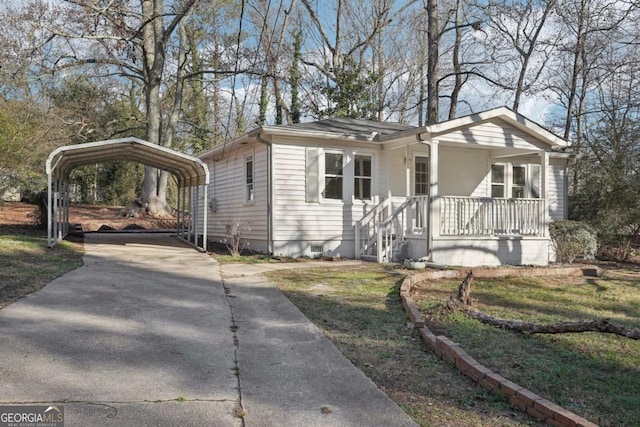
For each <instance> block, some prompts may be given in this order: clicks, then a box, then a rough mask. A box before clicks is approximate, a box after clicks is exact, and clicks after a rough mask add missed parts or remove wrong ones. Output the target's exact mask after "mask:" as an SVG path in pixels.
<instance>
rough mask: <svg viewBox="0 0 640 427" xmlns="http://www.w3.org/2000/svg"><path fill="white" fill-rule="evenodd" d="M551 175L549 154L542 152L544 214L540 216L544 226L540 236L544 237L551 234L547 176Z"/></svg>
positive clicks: (541, 175)
mask: <svg viewBox="0 0 640 427" xmlns="http://www.w3.org/2000/svg"><path fill="white" fill-rule="evenodd" d="M548 173H549V152H548V151H541V152H540V196H541V198H542V213H541V215H540V219H541V221H542V224H540V227H541V230H540V236H541V237H544V236H546V235H547V234H548V232H549V220H550V217H549V208H548V206H549V205H548V203H547V198H548V195H547V187H548V185H547V180H548V179H549V177H548V176H547V175H548Z"/></svg>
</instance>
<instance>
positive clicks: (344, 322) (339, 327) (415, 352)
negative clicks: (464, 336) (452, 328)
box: [267, 264, 538, 427]
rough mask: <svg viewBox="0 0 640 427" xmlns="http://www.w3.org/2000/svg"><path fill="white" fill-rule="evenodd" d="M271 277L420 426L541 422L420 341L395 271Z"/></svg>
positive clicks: (364, 269)
mask: <svg viewBox="0 0 640 427" xmlns="http://www.w3.org/2000/svg"><path fill="white" fill-rule="evenodd" d="M267 276H268V277H269V279H270V280H271V281H272V282H273V283H274V284H276V285H277V286H278V287H279V288H280V289H281V290H282V291H283V292H284V293H285V295H287V297H288V298H289V299H290V300H291V301H292V302H293V303H294V304H295V305H296V306H298V308H299V309H300V310H301V311H302V312H303V313H304V314H305V315H306V316H307V317H308V318H309V319H310V320H311V321H312V322H313V323H315V324H316V325H317V326H318V327H319V328H320V329H321V330H322V331H323V332H324V334H325V335H326V336H327V337H328V338H329V339H330V340H331V341H332V342H333V343H334V344H335V345H336V346H337V347H338V348H339V349H340V351H341V352H342V353H343V354H344V355H345V356H346V357H347V358H349V359H350V360H351V361H352V362H353V363H354V364H355V365H356V366H357V367H358V368H360V369H361V370H362V371H363V372H364V373H365V374H366V375H367V376H369V378H371V379H372V380H373V381H374V382H375V383H376V384H377V385H378V387H380V388H381V389H382V390H384V391H385V392H386V393H387V395H388V396H389V397H390V398H391V399H393V400H394V401H395V402H397V403H398V404H399V405H400V406H401V407H402V408H403V409H404V410H405V411H406V412H407V413H408V414H409V415H411V416H412V417H413V418H414V420H416V421H417V422H418V423H419V424H420V425H423V426H438V427H440V426H445V427H446V426H478V427H492V426H531V425H538V422H537V421H536V420H535V419H533V418H531V417H529V416H527V415H526V414H523V413H521V412H520V411H519V410H517V409H514V408H513V407H511V406H510V405H509V404H508V403H506V402H505V400H504V399H502V398H500V397H497V396H494V395H492V394H490V393H488V392H486V391H485V390H484V389H482V388H480V387H479V386H477V385H476V384H475V383H473V382H471V381H470V380H468V379H467V378H466V377H464V376H463V375H462V374H460V373H459V372H458V371H457V370H455V369H454V368H452V367H450V366H449V365H447V364H446V363H445V362H443V361H441V360H440V359H438V358H437V357H435V356H434V355H433V354H432V353H431V352H430V351H429V350H428V349H427V347H426V346H425V345H424V344H423V343H422V341H421V340H420V337H419V336H418V334H417V333H416V331H415V330H413V329H411V328H409V327H408V325H407V320H408V319H407V317H406V315H405V313H404V311H403V310H402V306H401V304H400V300H399V286H400V282H401V281H402V278H403V277H404V276H403V275H402V274H400V273H399V272H398V271H397V270H392V269H385V268H384V267H381V266H378V265H374V264H368V265H364V266H362V267H357V268H356V267H349V268H339V267H336V268H322V269H304V270H282V271H278V272H271V273H268V274H267Z"/></svg>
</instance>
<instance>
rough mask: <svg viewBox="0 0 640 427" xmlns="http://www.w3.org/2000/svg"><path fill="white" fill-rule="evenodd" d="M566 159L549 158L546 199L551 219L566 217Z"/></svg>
mask: <svg viewBox="0 0 640 427" xmlns="http://www.w3.org/2000/svg"><path fill="white" fill-rule="evenodd" d="M566 162H567V161H566V160H563V159H551V161H550V164H549V169H548V172H547V184H548V189H547V200H548V202H547V203H548V204H549V216H550V217H551V219H552V220H559V219H566V218H567V210H566V191H567V189H566V174H567V170H566Z"/></svg>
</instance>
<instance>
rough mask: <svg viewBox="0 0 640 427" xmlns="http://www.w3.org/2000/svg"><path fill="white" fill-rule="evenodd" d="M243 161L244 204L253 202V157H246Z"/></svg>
mask: <svg viewBox="0 0 640 427" xmlns="http://www.w3.org/2000/svg"><path fill="white" fill-rule="evenodd" d="M244 160H245V161H244V172H245V174H244V176H245V181H244V184H245V187H244V200H245V202H253V197H254V191H253V156H247V157H245V159H244Z"/></svg>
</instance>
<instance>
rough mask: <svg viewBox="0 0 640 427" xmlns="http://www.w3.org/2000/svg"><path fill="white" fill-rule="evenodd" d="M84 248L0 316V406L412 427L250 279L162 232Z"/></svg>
mask: <svg viewBox="0 0 640 427" xmlns="http://www.w3.org/2000/svg"><path fill="white" fill-rule="evenodd" d="M85 250H86V256H85V266H84V267H82V268H80V269H78V270H76V271H73V272H71V273H69V274H66V275H65V276H62V277H60V278H58V279H56V280H54V281H53V282H51V283H50V284H49V285H47V286H46V287H44V288H43V289H42V290H40V291H38V292H36V293H33V294H31V295H29V296H27V297H25V298H23V299H21V300H19V301H18V302H16V303H14V304H11V305H10V306H8V307H6V308H4V309H2V310H0V378H1V381H0V404H3V405H6V404H48V403H58V404H62V405H64V408H65V416H66V424H65V425H66V426H67V427H69V426H275V425H278V426H299V425H307V426H350V425H353V426H374V425H379V426H394V425H398V426H400V425H402V426H404V425H413V422H412V421H411V420H410V418H409V417H408V416H407V415H406V414H405V413H404V412H403V411H402V410H401V409H400V408H399V407H398V406H397V405H395V404H394V403H393V402H392V401H391V400H389V399H388V398H387V397H386V395H384V394H383V393H382V392H381V391H380V390H378V389H377V388H376V387H375V386H374V385H373V383H372V382H371V381H370V380H369V379H368V378H367V377H365V376H364V375H363V374H362V373H361V372H360V371H359V370H358V369H357V368H355V367H354V366H353V365H352V364H351V363H350V362H349V361H348V360H347V359H345V358H344V357H343V356H342V354H341V353H340V352H339V351H338V350H337V349H336V348H335V347H334V346H333V345H332V344H331V343H330V342H329V341H328V340H327V339H326V338H325V337H324V336H323V335H322V333H321V332H320V331H319V330H318V329H317V328H316V327H315V326H314V325H312V324H311V323H310V322H309V321H308V320H307V319H306V318H305V317H304V316H303V315H302V314H301V313H300V311H298V310H297V308H295V306H293V304H291V303H290V302H289V300H287V299H286V298H285V297H284V296H283V295H282V293H281V292H280V291H278V290H277V289H276V288H274V287H273V286H272V285H271V284H270V283H269V282H268V281H267V280H266V279H265V278H264V277H263V276H261V275H260V274H259V272H256V273H257V274H252V275H247V276H241V277H232V278H228V279H226V280H225V281H224V282H223V280H222V278H221V273H220V267H219V265H218V264H217V263H216V262H215V261H213V260H212V259H211V258H210V257H208V256H207V255H204V254H201V253H199V252H197V251H195V250H194V249H192V248H190V247H188V246H186V245H183V244H182V243H180V242H179V241H177V240H176V239H174V238H171V237H169V236H167V235H158V234H90V235H87V236H86V239H85ZM323 408H324V410H323Z"/></svg>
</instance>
